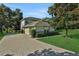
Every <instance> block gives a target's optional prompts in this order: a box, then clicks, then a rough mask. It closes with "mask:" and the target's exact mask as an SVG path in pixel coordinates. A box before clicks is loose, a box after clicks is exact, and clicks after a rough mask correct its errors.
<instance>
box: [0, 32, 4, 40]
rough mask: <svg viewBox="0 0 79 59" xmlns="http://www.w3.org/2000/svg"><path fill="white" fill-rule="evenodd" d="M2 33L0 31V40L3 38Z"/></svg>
mask: <svg viewBox="0 0 79 59" xmlns="http://www.w3.org/2000/svg"><path fill="white" fill-rule="evenodd" d="M3 36H4V34H3V33H1V32H0V40H1V39H2V38H3Z"/></svg>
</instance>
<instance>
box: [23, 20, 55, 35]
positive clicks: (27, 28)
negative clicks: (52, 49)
mask: <svg viewBox="0 0 79 59" xmlns="http://www.w3.org/2000/svg"><path fill="white" fill-rule="evenodd" d="M23 30H24V33H25V34H27V35H30V32H31V30H35V31H36V32H37V33H43V34H44V32H45V31H50V32H51V31H54V29H53V28H52V27H51V25H50V24H49V23H48V22H45V21H34V22H32V23H29V24H27V25H24V26H23Z"/></svg>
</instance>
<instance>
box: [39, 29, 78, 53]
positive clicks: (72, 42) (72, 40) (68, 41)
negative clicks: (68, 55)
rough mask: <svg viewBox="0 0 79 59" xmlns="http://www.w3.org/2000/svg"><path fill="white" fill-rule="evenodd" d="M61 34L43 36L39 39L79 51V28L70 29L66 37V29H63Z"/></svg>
mask: <svg viewBox="0 0 79 59" xmlns="http://www.w3.org/2000/svg"><path fill="white" fill-rule="evenodd" d="M61 34H62V35H55V36H48V37H42V38H40V39H39V40H40V41H43V42H46V43H48V44H51V45H55V46H58V47H61V48H64V49H68V50H71V51H74V52H77V53H79V29H77V30H69V37H68V38H65V37H64V35H65V31H62V32H61Z"/></svg>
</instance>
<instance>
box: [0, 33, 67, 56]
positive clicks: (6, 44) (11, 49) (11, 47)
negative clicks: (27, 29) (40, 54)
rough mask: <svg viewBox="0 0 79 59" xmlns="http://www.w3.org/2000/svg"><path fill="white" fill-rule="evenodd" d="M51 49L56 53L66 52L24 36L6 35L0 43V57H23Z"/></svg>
mask: <svg viewBox="0 0 79 59" xmlns="http://www.w3.org/2000/svg"><path fill="white" fill-rule="evenodd" d="M47 48H52V50H54V51H57V52H64V51H68V50H65V49H62V48H59V47H56V46H52V45H49V44H46V43H43V42H40V41H38V40H36V39H35V38H30V37H29V36H27V35H25V34H16V35H7V36H5V37H3V39H2V40H1V41H0V55H5V54H13V55H16V56H25V55H27V54H29V53H31V52H34V51H35V50H42V49H47Z"/></svg>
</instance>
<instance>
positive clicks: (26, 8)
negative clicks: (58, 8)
mask: <svg viewBox="0 0 79 59" xmlns="http://www.w3.org/2000/svg"><path fill="white" fill-rule="evenodd" d="M5 5H6V6H8V7H10V8H11V9H12V10H15V9H16V8H19V9H21V11H22V12H23V17H36V18H44V17H51V15H49V14H48V13H47V10H48V7H50V6H51V5H53V4H51V3H7V4H5Z"/></svg>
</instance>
